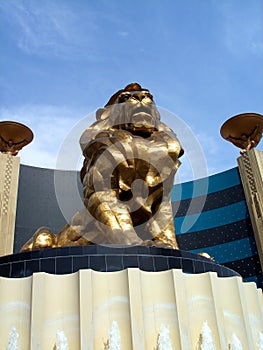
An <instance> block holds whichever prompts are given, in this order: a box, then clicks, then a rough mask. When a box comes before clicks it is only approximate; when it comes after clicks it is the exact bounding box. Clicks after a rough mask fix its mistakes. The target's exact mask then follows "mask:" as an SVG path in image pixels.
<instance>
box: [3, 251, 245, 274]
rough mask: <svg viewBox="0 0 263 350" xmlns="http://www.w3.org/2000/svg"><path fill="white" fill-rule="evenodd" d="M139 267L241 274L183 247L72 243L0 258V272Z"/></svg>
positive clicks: (197, 272) (63, 271)
mask: <svg viewBox="0 0 263 350" xmlns="http://www.w3.org/2000/svg"><path fill="white" fill-rule="evenodd" d="M127 268H139V269H140V270H143V271H148V272H159V271H166V270H171V269H180V270H182V271H183V272H185V273H188V274H199V273H204V272H211V271H213V272H216V273H217V275H218V276H219V277H230V276H240V275H239V274H238V273H237V272H235V271H233V270H231V269H229V268H227V267H225V266H221V265H219V264H217V263H215V262H214V261H211V260H210V259H207V258H205V257H202V256H200V255H196V254H192V253H189V252H186V251H182V250H174V249H167V248H158V247H143V246H119V247H118V246H109V245H108V246H102V245H90V246H75V247H61V248H46V249H42V250H33V251H29V252H24V253H17V254H13V255H9V256H5V257H2V258H0V276H2V277H15V278H17V277H27V276H31V275H32V274H33V273H35V272H48V273H52V274H69V273H73V272H76V271H79V270H80V269H92V270H95V271H101V272H113V271H121V270H125V269H127Z"/></svg>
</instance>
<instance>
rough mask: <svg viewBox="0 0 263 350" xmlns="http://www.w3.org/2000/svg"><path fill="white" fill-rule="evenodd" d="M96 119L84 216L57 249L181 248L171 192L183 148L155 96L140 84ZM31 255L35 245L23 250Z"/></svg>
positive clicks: (62, 235) (85, 172)
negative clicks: (106, 246)
mask: <svg viewBox="0 0 263 350" xmlns="http://www.w3.org/2000/svg"><path fill="white" fill-rule="evenodd" d="M96 118H97V121H96V122H95V123H93V124H92V125H91V126H90V127H88V128H87V129H86V130H85V131H84V133H83V134H82V136H81V138H80V145H81V148H82V151H83V155H84V157H85V159H84V163H83V168H82V170H81V179H82V183H83V201H84V205H85V209H84V210H82V211H80V212H78V213H76V215H75V216H74V217H73V218H72V221H71V222H70V223H69V224H68V225H67V226H66V227H64V228H63V229H62V230H61V232H59V233H58V234H57V235H56V246H65V245H85V244H94V243H95V244H123V245H156V246H162V247H168V248H174V249H178V245H177V242H176V237H175V229H174V219H173V213H172V207H171V200H170V191H171V189H172V186H173V181H174V176H175V173H176V171H177V169H178V167H179V165H180V162H179V160H178V158H179V157H180V156H181V155H182V154H183V149H182V147H181V145H180V143H179V141H178V139H177V137H176V135H175V134H174V132H173V131H172V130H171V129H170V128H168V127H167V126H166V125H165V124H163V123H162V122H161V121H160V114H159V112H158V110H157V107H156V105H155V103H154V101H153V96H152V94H151V93H150V92H149V90H147V89H144V88H142V87H141V86H140V85H139V84H137V83H132V84H129V85H128V86H126V87H125V88H124V89H122V90H120V91H118V92H117V93H115V94H114V95H113V96H112V97H111V98H110V100H109V102H108V103H107V104H106V106H105V107H104V108H101V109H99V110H98V111H97V113H96ZM54 236H55V235H54ZM35 239H36V237H35ZM39 241H40V240H39V239H38V242H39ZM52 243H53V241H52ZM37 246H38V247H39V245H37ZM53 246H54V244H53ZM28 249H34V241H33V240H32V239H31V241H29V242H27V243H26V245H25V246H24V248H23V250H28Z"/></svg>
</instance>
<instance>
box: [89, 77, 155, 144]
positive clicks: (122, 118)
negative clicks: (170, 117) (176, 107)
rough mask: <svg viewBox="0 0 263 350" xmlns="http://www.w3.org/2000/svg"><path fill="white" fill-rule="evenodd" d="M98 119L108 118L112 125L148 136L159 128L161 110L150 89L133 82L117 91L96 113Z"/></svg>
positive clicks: (138, 134)
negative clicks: (159, 110) (158, 108)
mask: <svg viewBox="0 0 263 350" xmlns="http://www.w3.org/2000/svg"><path fill="white" fill-rule="evenodd" d="M96 118H97V120H98V121H102V120H108V121H109V122H110V123H111V127H113V128H115V129H123V130H127V131H130V132H131V133H132V134H135V135H137V136H142V137H147V136H149V134H151V133H152V132H153V131H157V130H158V124H159V120H160V115H159V112H158V110H157V108H156V105H155V103H154V100H153V95H152V94H151V93H150V91H149V90H148V89H145V88H142V87H141V85H139V84H138V83H131V84H129V85H127V86H126V87H125V88H124V89H122V90H119V91H118V92H116V93H115V94H114V95H113V96H112V97H111V98H110V99H109V101H108V103H107V104H106V105H105V107H104V108H100V109H99V110H98V111H97V113H96Z"/></svg>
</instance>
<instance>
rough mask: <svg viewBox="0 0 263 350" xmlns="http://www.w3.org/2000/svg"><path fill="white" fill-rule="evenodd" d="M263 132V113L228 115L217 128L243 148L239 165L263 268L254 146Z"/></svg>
mask: <svg viewBox="0 0 263 350" xmlns="http://www.w3.org/2000/svg"><path fill="white" fill-rule="evenodd" d="M262 131H263V116H262V115H260V114H257V113H244V114H239V115H237V116H235V117H233V118H230V119H228V120H227V121H226V122H225V123H224V124H223V126H222V127H221V130H220V132H221V135H222V137H223V138H225V139H226V140H228V141H230V142H232V143H233V144H234V145H235V146H237V147H239V148H242V150H241V151H240V153H241V157H239V158H238V159H237V161H238V167H239V172H240V176H241V181H242V184H243V189H244V193H245V197H246V202H247V206H248V210H249V215H250V219H251V223H252V226H253V231H254V236H255V240H256V244H257V249H258V254H259V258H260V263H261V268H262V269H263V152H261V151H259V150H256V149H255V147H256V146H257V144H258V143H259V141H260V139H261V137H262Z"/></svg>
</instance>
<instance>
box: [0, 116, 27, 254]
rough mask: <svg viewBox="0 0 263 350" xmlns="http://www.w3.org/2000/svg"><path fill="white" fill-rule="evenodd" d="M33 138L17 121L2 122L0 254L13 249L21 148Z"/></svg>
mask: <svg viewBox="0 0 263 350" xmlns="http://www.w3.org/2000/svg"><path fill="white" fill-rule="evenodd" d="M32 139H33V133H32V131H31V130H30V129H29V128H28V127H26V126H25V125H23V124H20V123H16V122H9V121H5V122H0V152H1V153H0V256H2V255H8V254H12V253H13V245H14V231H15V218H16V202H17V191H18V178H19V167H20V158H19V157H15V156H16V155H17V154H18V152H19V150H20V149H21V148H22V147H23V146H25V145H26V144H28V143H30V142H31V141H32Z"/></svg>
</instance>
